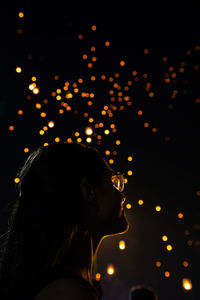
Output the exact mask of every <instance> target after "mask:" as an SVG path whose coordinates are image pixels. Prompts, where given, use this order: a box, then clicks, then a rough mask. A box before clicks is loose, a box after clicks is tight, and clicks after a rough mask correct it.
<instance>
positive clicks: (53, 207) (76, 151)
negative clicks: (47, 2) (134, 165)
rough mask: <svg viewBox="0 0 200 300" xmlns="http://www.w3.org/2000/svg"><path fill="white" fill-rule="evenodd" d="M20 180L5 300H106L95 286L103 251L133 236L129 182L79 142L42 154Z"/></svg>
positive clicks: (5, 258) (0, 281) (0, 286)
mask: <svg viewBox="0 0 200 300" xmlns="http://www.w3.org/2000/svg"><path fill="white" fill-rule="evenodd" d="M17 175H18V177H19V178H20V182H19V184H18V191H19V197H18V199H17V201H16V203H14V205H13V208H12V212H11V214H10V218H9V230H8V237H7V238H6V240H5V243H4V248H3V255H2V260H1V269H0V299H4V300H6V299H20V300H22V299H26V300H27V299H35V300H36V299H37V300H40V299H41V300H42V299H49V300H50V299H52V300H56V299H68V298H69V299H74V300H75V299H101V295H100V292H98V291H97V289H96V288H95V285H94V284H93V282H92V281H93V279H92V270H93V265H94V262H95V258H96V255H97V251H98V248H99V245H100V243H101V241H102V240H103V238H105V237H106V236H108V235H113V234H117V233H122V232H127V231H128V228H129V225H128V222H127V219H126V218H125V216H124V212H123V210H122V209H121V207H122V205H123V203H124V201H125V195H124V194H123V193H122V191H123V186H124V178H123V175H122V174H121V175H116V174H115V173H114V172H113V170H112V169H111V168H110V167H109V165H108V164H107V163H106V161H105V160H104V158H103V157H102V156H101V154H100V152H99V151H98V150H97V149H95V148H92V147H90V146H86V145H84V144H81V143H76V142H73V143H66V142H60V143H55V142H52V143H50V144H49V145H48V146H46V147H45V146H40V147H38V148H37V149H36V150H34V151H32V153H31V154H30V155H29V157H28V158H27V159H26V160H25V163H23V165H22V166H21V167H20V169H19V171H18V173H17Z"/></svg>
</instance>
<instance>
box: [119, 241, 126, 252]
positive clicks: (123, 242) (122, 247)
mask: <svg viewBox="0 0 200 300" xmlns="http://www.w3.org/2000/svg"><path fill="white" fill-rule="evenodd" d="M125 248H126V243H125V241H120V242H119V249H121V250H124V249H125Z"/></svg>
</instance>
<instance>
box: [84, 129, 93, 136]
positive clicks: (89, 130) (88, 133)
mask: <svg viewBox="0 0 200 300" xmlns="http://www.w3.org/2000/svg"><path fill="white" fill-rule="evenodd" d="M85 134H86V135H92V134H93V129H92V127H86V128H85Z"/></svg>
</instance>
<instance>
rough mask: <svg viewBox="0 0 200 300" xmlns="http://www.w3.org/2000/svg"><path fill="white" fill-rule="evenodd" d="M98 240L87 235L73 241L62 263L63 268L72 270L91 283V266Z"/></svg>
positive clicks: (94, 258) (93, 261)
mask: <svg viewBox="0 0 200 300" xmlns="http://www.w3.org/2000/svg"><path fill="white" fill-rule="evenodd" d="M100 240H101V239H99V238H93V237H92V236H91V235H87V236H86V237H84V238H83V239H81V240H79V241H75V242H73V243H72V245H71V247H70V249H69V252H68V254H67V259H66V260H65V263H64V264H65V269H66V270H70V271H72V272H73V273H75V274H76V275H78V276H79V277H81V278H83V279H85V280H87V281H88V282H89V283H90V284H92V273H93V267H94V263H95V260H96V255H97V251H98V248H99V245H100Z"/></svg>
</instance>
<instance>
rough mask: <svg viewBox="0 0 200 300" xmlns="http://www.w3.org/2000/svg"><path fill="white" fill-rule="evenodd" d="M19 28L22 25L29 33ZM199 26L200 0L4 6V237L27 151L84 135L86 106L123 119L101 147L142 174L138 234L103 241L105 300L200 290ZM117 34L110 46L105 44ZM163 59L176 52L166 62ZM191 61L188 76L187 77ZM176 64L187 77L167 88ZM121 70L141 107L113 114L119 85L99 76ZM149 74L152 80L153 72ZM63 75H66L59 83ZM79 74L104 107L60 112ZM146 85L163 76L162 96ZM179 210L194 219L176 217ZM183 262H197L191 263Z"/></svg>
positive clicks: (133, 212) (133, 223)
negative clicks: (183, 4) (158, 4)
mask: <svg viewBox="0 0 200 300" xmlns="http://www.w3.org/2000/svg"><path fill="white" fill-rule="evenodd" d="M20 11H23V13H24V18H23V19H20V18H19V17H18V13H19V12H20ZM92 25H96V26H97V30H96V31H92V30H91V26H92ZM18 29H22V31H23V32H22V34H19V33H18V32H17V30H18ZM199 29H200V25H199V9H198V8H197V7H196V8H187V9H176V10H175V9H172V8H170V9H169V8H168V9H166V8H163V9H161V8H157V10H156V11H155V10H150V7H146V6H144V8H143V9H140V10H139V9H135V8H134V9H133V8H129V7H128V6H127V7H126V8H125V9H120V7H118V11H115V10H114V8H113V10H112V9H111V11H108V10H107V9H103V7H102V6H99V7H98V6H97V7H95V9H94V10H93V11H92V10H91V11H89V10H87V9H86V7H83V10H82V9H81V8H80V7H79V9H78V6H77V7H76V5H74V7H69V6H68V7H67V8H66V9H64V8H62V7H56V6H54V7H53V6H52V7H50V6H49V5H48V7H46V8H41V7H38V6H34V5H32V6H29V8H24V7H16V8H13V9H8V8H4V9H3V10H2V13H1V56H0V61H1V64H0V65H1V78H0V79H1V81H0V82H1V94H0V95H1V98H0V122H1V127H0V128H1V172H0V179H1V191H2V192H1V201H0V204H1V234H3V233H4V232H6V230H7V218H8V213H9V210H8V209H7V204H8V203H13V202H14V201H15V199H16V196H17V192H16V187H15V183H14V178H15V177H16V173H17V170H18V168H19V166H20V165H21V164H22V163H23V161H24V159H25V158H26V157H27V155H28V153H27V154H26V153H24V148H25V147H28V148H29V150H30V151H31V150H33V149H34V148H36V147H37V146H39V145H40V144H42V143H44V142H48V141H50V140H52V139H54V138H55V137H60V138H61V139H64V140H66V139H67V138H68V137H73V136H74V133H75V132H76V131H79V132H81V135H82V136H84V128H85V126H86V125H88V122H87V120H86V119H85V118H84V117H83V113H84V112H89V111H91V115H93V116H94V117H95V122H103V123H104V124H105V126H104V127H105V128H104V129H106V128H109V125H110V124H111V123H114V124H115V125H116V128H117V133H115V134H110V135H109V136H105V135H103V130H104V129H102V131H100V129H99V132H98V133H100V132H101V133H102V137H103V138H102V143H101V144H100V145H97V144H96V140H95V139H94V140H93V142H92V143H91V145H92V146H94V147H97V148H98V149H99V150H100V151H101V152H102V154H103V155H104V153H105V150H108V149H109V150H111V151H114V150H117V151H118V154H117V157H116V158H115V157H113V158H114V159H115V164H114V165H111V167H112V168H114V169H116V170H118V169H119V170H121V171H123V172H125V173H127V171H128V170H132V171H133V175H132V176H128V175H127V176H126V177H127V179H128V183H127V185H126V189H125V193H126V196H127V202H128V203H131V205H132V208H131V209H130V210H128V209H125V212H126V215H127V219H128V220H129V222H130V230H129V231H128V233H126V234H124V235H117V236H113V237H109V238H106V239H105V240H104V241H103V242H102V244H101V246H100V250H99V255H98V259H97V263H96V266H95V272H100V273H101V276H102V277H101V280H100V284H101V286H102V289H103V294H104V299H105V300H110V299H128V293H129V290H130V288H131V287H132V286H136V285H138V284H146V285H149V286H151V287H153V288H154V289H155V290H156V292H157V293H158V296H159V299H162V300H167V299H172V300H173V299H180V300H182V299H183V300H185V299H192V300H197V299H199V298H200V291H199V286H200V281H199V267H200V264H199V254H200V234H199V232H200V210H199V207H200V205H199V193H200V192H198V191H200V185H199V179H200V178H199V177H200V176H199V138H200V137H199V106H200V104H199V103H198V100H196V99H198V98H200V89H199V79H200V70H199V67H198V66H199V63H200V61H199V60H200V52H199V48H198V46H200V38H199ZM79 34H83V36H84V38H83V40H79V39H78V35H79ZM107 40H109V41H110V42H111V45H110V47H105V45H104V43H105V41H107ZM91 46H95V47H96V52H95V54H93V53H91V51H90V47H91ZM144 49H149V54H144ZM188 50H190V52H189V53H190V54H188ZM83 54H87V55H88V57H89V58H88V59H90V58H91V57H92V56H94V55H95V56H96V57H97V62H96V64H94V67H93V68H92V70H90V69H88V68H87V63H86V62H85V61H83V59H82V55H83ZM30 55H31V56H32V59H30ZM163 57H167V58H168V60H167V62H166V63H165V62H163V60H162V58H163ZM121 60H124V61H125V62H126V64H125V66H124V67H120V64H119V62H120V61H121ZM183 62H184V64H185V66H184V72H183V73H180V72H179V69H180V67H181V64H182V63H183ZM17 66H20V67H21V68H22V72H21V73H20V74H17V73H16V71H15V69H16V67H17ZM170 66H173V67H174V72H175V73H176V74H177V77H176V81H174V82H173V81H172V80H171V81H170V83H169V84H167V83H165V82H164V81H163V78H164V76H165V74H166V73H168V74H169V76H170V74H171V73H170V71H169V67H170ZM133 70H137V72H138V78H139V81H134V77H133V75H132V73H131V72H132V71H133ZM115 72H119V73H120V78H119V79H118V82H119V84H121V86H122V87H124V86H125V85H127V81H128V80H132V81H133V85H132V86H131V87H130V90H129V91H128V92H127V95H129V96H130V98H131V100H132V106H130V107H128V106H127V105H126V106H125V109H124V111H120V110H117V111H116V112H114V116H113V118H111V119H110V118H108V117H102V115H101V113H100V112H101V110H102V108H103V106H104V105H108V104H110V100H109V99H110V96H109V94H108V91H109V89H111V86H112V84H111V83H109V82H108V80H106V81H105V82H103V81H102V80H101V79H100V76H101V75H102V74H106V76H107V78H109V77H110V76H114V73H115ZM144 73H147V74H148V79H144V78H143V74H144ZM55 75H58V76H59V80H57V81H56V80H55V79H54V76H55ZM91 75H95V76H96V77H97V80H96V81H95V82H91V80H90V76H91ZM32 76H36V77H37V81H36V82H37V84H38V86H39V88H40V93H39V94H38V95H33V93H32V92H31V91H30V90H29V89H28V85H29V84H30V83H31V77H32ZM80 77H81V78H83V79H84V83H83V85H82V91H88V92H89V93H91V92H94V93H95V105H93V107H92V108H88V107H87V101H85V100H84V101H85V102H83V99H82V100H80V99H79V96H77V97H74V100H73V104H72V111H71V112H66V113H65V114H63V115H59V114H58V103H55V102H56V101H55V98H53V97H52V96H51V93H52V92H53V91H56V89H57V88H61V89H62V88H63V86H64V82H65V81H69V82H70V83H73V82H77V79H78V78H80ZM170 78H171V77H170ZM147 82H150V83H151V84H152V86H151V89H150V91H152V92H154V97H152V98H150V97H149V96H148V92H146V91H145V86H146V83H147ZM80 89H81V88H80ZM173 90H177V91H178V94H177V96H176V97H175V99H172V98H171V97H170V96H171V95H172V92H173ZM28 95H29V96H31V99H30V100H27V96H28ZM63 97H64V94H63ZM43 99H48V100H49V103H48V105H46V106H45V105H43V104H42V101H43ZM35 103H41V104H42V105H43V107H44V108H43V109H42V111H45V112H46V113H47V118H46V119H47V120H44V119H45V118H41V117H40V114H39V111H38V110H37V109H36V108H35ZM116 105H118V104H116ZM18 109H22V110H23V111H24V114H23V115H22V116H19V115H18V114H17V111H18ZM138 110H142V111H143V115H142V116H138V114H137V112H138ZM49 120H54V121H55V123H56V126H55V128H53V129H51V130H49V131H48V133H46V135H44V136H41V135H39V130H41V129H42V127H43V126H44V125H46V124H47V121H49ZM145 122H149V124H150V126H149V127H148V128H145V127H144V123H145ZM10 125H14V126H15V130H14V131H9V126H10ZM154 127H155V128H157V129H158V131H157V132H156V133H153V132H152V128H154ZM116 139H119V140H120V141H121V144H120V146H116V145H115V140H116ZM83 142H84V141H83ZM129 155H131V156H133V161H132V162H131V163H130V162H128V161H127V157H128V156H129ZM105 156H106V155H104V157H105ZM111 156H112V155H111ZM105 158H106V159H107V160H108V158H107V157H105ZM109 158H110V157H109ZM139 199H143V201H144V205H142V206H140V205H138V200H139ZM156 205H160V206H161V207H162V210H161V212H156V211H155V206H156ZM180 212H182V213H183V215H184V217H183V219H179V218H178V216H177V215H178V213H180ZM164 234H166V235H167V236H168V238H169V240H168V242H169V244H171V245H172V246H173V250H172V251H171V252H168V251H167V250H166V248H165V247H166V243H165V242H163V241H162V235H164ZM122 239H123V240H125V242H126V249H125V250H123V251H122V250H120V249H119V247H118V242H119V241H120V240H122ZM188 241H191V242H190V245H188ZM1 242H2V239H1ZM156 261H160V262H161V263H162V265H161V267H160V268H158V267H156V266H155V262H156ZM183 261H188V262H189V266H188V267H187V268H185V267H183V265H182V262H183ZM108 264H113V265H114V266H115V271H116V272H115V274H114V275H112V276H109V275H107V273H106V270H107V265H108ZM166 271H168V272H170V277H169V278H166V277H165V276H164V273H165V272H166ZM183 278H190V279H191V280H192V283H193V289H192V290H191V291H185V290H184V289H183V288H182V279H183Z"/></svg>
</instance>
